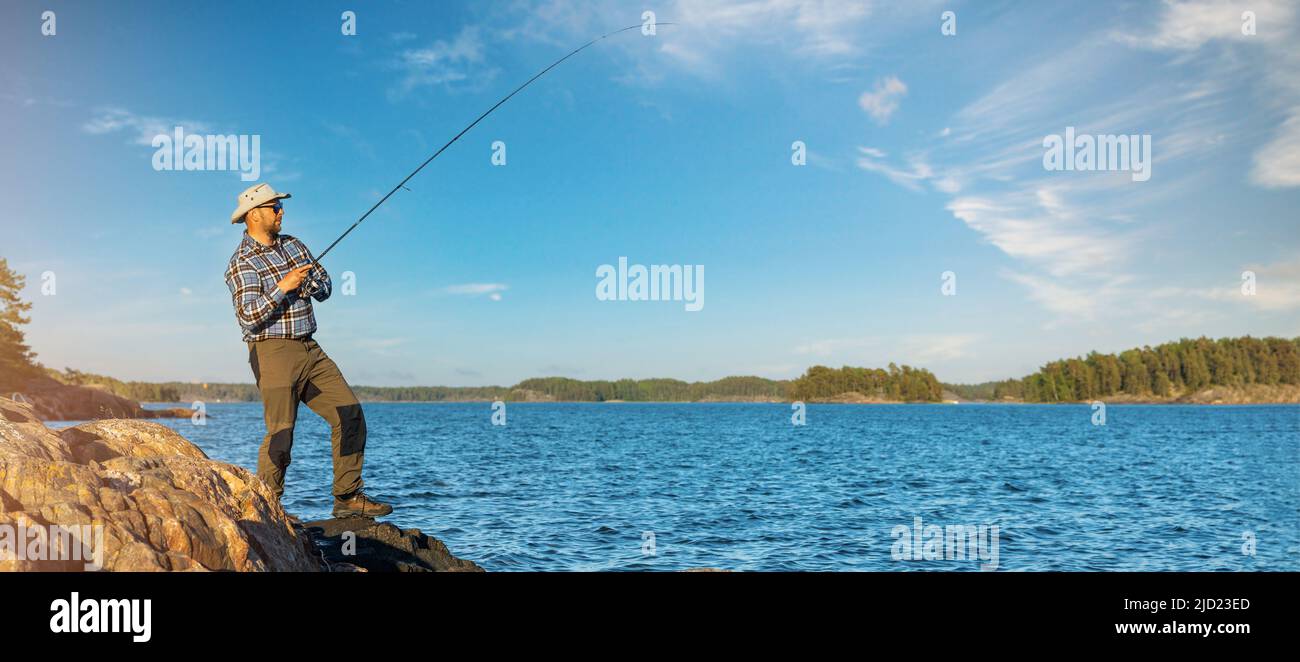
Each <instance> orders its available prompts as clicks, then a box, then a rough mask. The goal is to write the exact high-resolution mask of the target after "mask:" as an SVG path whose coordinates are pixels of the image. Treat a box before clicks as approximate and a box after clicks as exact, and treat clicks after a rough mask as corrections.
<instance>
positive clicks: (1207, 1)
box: [1123, 0, 1295, 51]
mask: <svg viewBox="0 0 1300 662" xmlns="http://www.w3.org/2000/svg"><path fill="white" fill-rule="evenodd" d="M1246 11H1251V12H1254V14H1255V18H1256V33H1255V34H1254V35H1249V36H1248V35H1243V34H1242V33H1241V26H1242V13H1243V12H1246ZM1294 12H1295V7H1294V3H1292V2H1287V1H1286V0H1191V1H1186V0H1184V1H1181V2H1172V1H1168V0H1167V1H1166V2H1165V4H1164V9H1163V10H1162V11H1161V13H1160V17H1159V19H1158V21H1157V23H1156V26H1155V29H1154V30H1148V31H1145V32H1144V33H1142V34H1133V33H1127V34H1124V35H1123V38H1124V39H1125V40H1126V41H1128V42H1129V43H1131V44H1133V45H1138V46H1144V47H1147V48H1153V49H1158V50H1180V51H1191V50H1196V49H1199V48H1201V47H1202V46H1204V45H1205V44H1207V43H1209V42H1211V41H1215V40H1230V39H1243V40H1244V39H1257V40H1272V39H1278V38H1280V37H1281V36H1282V35H1283V34H1285V27H1286V26H1288V25H1290V24H1291V21H1292V18H1293V14H1294ZM1279 27H1281V28H1282V29H1279Z"/></svg>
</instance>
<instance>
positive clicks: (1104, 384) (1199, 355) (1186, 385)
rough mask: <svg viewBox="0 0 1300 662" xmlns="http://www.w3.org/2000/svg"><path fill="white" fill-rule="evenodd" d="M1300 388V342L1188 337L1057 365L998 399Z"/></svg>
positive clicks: (1005, 389)
mask: <svg viewBox="0 0 1300 662" xmlns="http://www.w3.org/2000/svg"><path fill="white" fill-rule="evenodd" d="M1248 384H1265V385H1277V384H1300V338H1295V339H1292V340H1287V339H1286V338H1252V337H1250V336H1246V337H1244V338H1222V339H1220V340H1210V339H1208V338H1197V339H1195V340H1190V339H1187V338H1184V339H1182V340H1179V341H1177V342H1170V343H1165V344H1162V345H1157V346H1156V347H1142V348H1140V349H1129V350H1125V351H1123V352H1120V353H1119V355H1118V356H1116V355H1114V354H1098V353H1097V352H1093V353H1091V354H1089V355H1088V356H1087V358H1073V359H1065V360H1061V361H1053V362H1051V363H1048V364H1047V365H1045V366H1043V367H1042V368H1041V369H1040V370H1039V371H1038V372H1036V373H1034V374H1032V375H1029V376H1028V377H1025V378H1024V379H1022V380H1019V382H1004V383H1003V385H1001V386H999V387H998V388H996V389H995V398H994V399H999V398H1001V397H1003V396H1008V397H1022V398H1024V400H1025V402H1077V401H1081V400H1092V399H1095V398H1102V397H1107V396H1113V395H1129V396H1134V397H1158V398H1160V397H1173V396H1177V395H1179V394H1182V393H1188V392H1194V391H1198V390H1201V389H1203V388H1206V387H1209V386H1237V387H1240V386H1245V385H1248Z"/></svg>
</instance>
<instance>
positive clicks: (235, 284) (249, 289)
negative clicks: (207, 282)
mask: <svg viewBox="0 0 1300 662" xmlns="http://www.w3.org/2000/svg"><path fill="white" fill-rule="evenodd" d="M226 286H227V287H229V288H230V295H231V297H232V299H233V300H234V304H235V316H236V317H238V318H239V325H240V326H242V327H243V328H244V330H245V331H253V330H255V329H257V328H259V327H261V326H264V325H265V324H266V323H267V322H268V321H269V320H270V318H271V315H272V314H274V313H275V311H276V309H278V308H279V307H280V304H281V303H283V302H284V299H285V294H284V292H281V291H280V288H278V287H273V288H271V292H269V293H267V292H264V291H263V290H262V277H261V276H260V275H258V273H257V270H256V269H254V268H253V267H252V266H250V265H249V264H248V263H247V262H244V261H243V260H238V261H236V262H235V263H234V264H233V265H232V266H231V268H230V270H229V271H227V272H226Z"/></svg>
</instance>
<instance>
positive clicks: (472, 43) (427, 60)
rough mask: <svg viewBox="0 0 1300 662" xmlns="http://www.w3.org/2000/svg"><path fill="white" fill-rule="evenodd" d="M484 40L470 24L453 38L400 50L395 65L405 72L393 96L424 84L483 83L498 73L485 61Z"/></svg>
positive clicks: (426, 85)
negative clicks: (422, 46) (421, 46)
mask: <svg viewBox="0 0 1300 662" xmlns="http://www.w3.org/2000/svg"><path fill="white" fill-rule="evenodd" d="M484 48H485V47H484V43H483V38H482V36H481V35H480V32H479V29H478V28H477V27H476V26H466V27H464V28H462V29H461V31H460V32H459V33H458V34H457V35H456V37H455V38H454V39H452V40H450V41H446V40H442V39H439V40H437V41H435V42H433V43H432V44H430V45H428V46H426V47H424V48H408V49H405V50H403V51H402V52H401V53H399V54H398V56H397V60H396V62H395V63H394V66H395V67H396V68H397V69H398V70H400V71H402V72H403V77H402V80H401V82H400V83H398V85H397V87H396V88H395V89H394V90H391V91H390V94H389V96H390V97H394V98H400V97H402V96H404V95H406V94H408V93H410V92H412V91H413V90H416V89H418V88H421V87H437V86H445V87H452V86H454V85H457V84H461V83H464V84H466V85H468V86H471V87H472V86H475V85H481V84H483V83H485V82H487V81H488V80H490V79H492V78H493V77H494V76H495V75H496V70H495V69H493V68H490V67H487V66H486V64H485V61H484V56H483V53H484Z"/></svg>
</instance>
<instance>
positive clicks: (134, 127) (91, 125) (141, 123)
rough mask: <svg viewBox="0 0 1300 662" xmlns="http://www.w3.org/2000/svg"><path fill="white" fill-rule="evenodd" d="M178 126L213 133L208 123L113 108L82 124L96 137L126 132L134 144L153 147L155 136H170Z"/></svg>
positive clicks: (196, 131) (101, 111)
mask: <svg viewBox="0 0 1300 662" xmlns="http://www.w3.org/2000/svg"><path fill="white" fill-rule="evenodd" d="M178 126H179V127H181V128H183V129H184V130H185V132H186V133H203V134H206V133H212V130H211V128H209V125H208V123H207V122H196V121H194V120H181V119H173V118H168V117H154V116H149V115H137V114H135V113H133V112H131V111H129V110H125V109H123V108H113V107H108V108H100V109H99V110H97V111H95V114H94V116H93V117H91V118H90V119H89V120H88V121H86V123H85V124H82V125H81V128H82V130H83V131H85V132H86V133H90V134H94V135H104V134H109V133H116V132H118V131H126V132H127V133H128V134H131V142H133V143H134V144H136V145H142V146H144V147H152V146H153V139H154V137H155V136H157V135H159V134H166V135H169V136H170V135H172V133H173V132H174V131H175V130H176V127H178Z"/></svg>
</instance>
